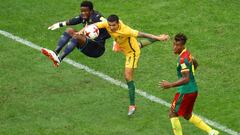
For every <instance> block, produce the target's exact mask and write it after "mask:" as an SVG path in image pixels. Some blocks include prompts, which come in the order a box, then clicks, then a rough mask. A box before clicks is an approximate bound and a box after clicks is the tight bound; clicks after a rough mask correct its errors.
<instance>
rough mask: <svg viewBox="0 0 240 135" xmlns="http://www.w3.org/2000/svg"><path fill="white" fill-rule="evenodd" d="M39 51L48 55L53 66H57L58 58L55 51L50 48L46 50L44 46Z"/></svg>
mask: <svg viewBox="0 0 240 135" xmlns="http://www.w3.org/2000/svg"><path fill="white" fill-rule="evenodd" d="M41 52H42V54H44V55H45V56H47V57H49V58H50V59H51V60H52V61H53V64H54V66H56V67H58V66H59V64H60V60H59V58H58V56H57V55H56V54H55V52H53V51H52V50H48V49H46V48H42V49H41Z"/></svg>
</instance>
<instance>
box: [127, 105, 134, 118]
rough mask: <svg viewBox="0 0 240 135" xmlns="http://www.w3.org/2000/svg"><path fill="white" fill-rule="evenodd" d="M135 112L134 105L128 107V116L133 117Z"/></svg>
mask: <svg viewBox="0 0 240 135" xmlns="http://www.w3.org/2000/svg"><path fill="white" fill-rule="evenodd" d="M135 111H136V106H135V105H130V106H129V107H128V116H131V115H133V114H134V113H135Z"/></svg>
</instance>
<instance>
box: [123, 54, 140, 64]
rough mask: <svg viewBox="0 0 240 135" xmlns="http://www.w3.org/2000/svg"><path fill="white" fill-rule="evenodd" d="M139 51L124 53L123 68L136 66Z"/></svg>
mask: <svg viewBox="0 0 240 135" xmlns="http://www.w3.org/2000/svg"><path fill="white" fill-rule="evenodd" d="M139 57H140V53H135V52H134V53H131V54H128V55H126V61H125V68H137V64H138V59H139Z"/></svg>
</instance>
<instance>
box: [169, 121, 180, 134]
mask: <svg viewBox="0 0 240 135" xmlns="http://www.w3.org/2000/svg"><path fill="white" fill-rule="evenodd" d="M170 120H171V123H172V128H173V132H174V135H182V126H181V124H180V121H179V119H178V117H173V118H171V119H170Z"/></svg>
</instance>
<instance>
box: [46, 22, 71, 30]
mask: <svg viewBox="0 0 240 135" xmlns="http://www.w3.org/2000/svg"><path fill="white" fill-rule="evenodd" d="M66 25H67V22H66V21H64V22H57V23H55V24H53V25H52V26H50V27H48V29H49V30H56V29H58V28H60V27H63V26H66Z"/></svg>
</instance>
